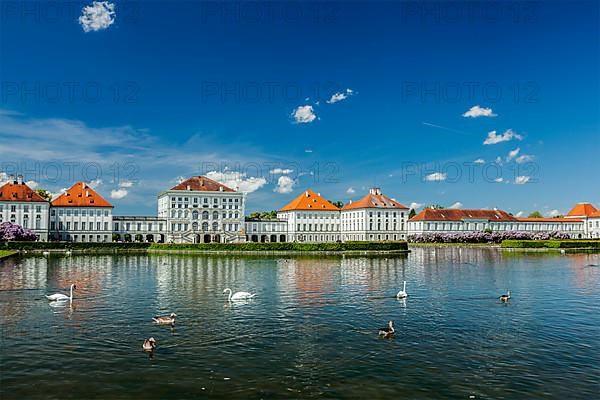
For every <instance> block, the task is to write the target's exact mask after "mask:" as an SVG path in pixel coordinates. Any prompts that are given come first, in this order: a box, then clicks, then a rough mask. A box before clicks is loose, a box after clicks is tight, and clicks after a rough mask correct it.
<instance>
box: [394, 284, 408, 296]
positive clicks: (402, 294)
mask: <svg viewBox="0 0 600 400" xmlns="http://www.w3.org/2000/svg"><path fill="white" fill-rule="evenodd" d="M396 297H397V298H399V299H405V298H407V297H408V293H406V281H404V286H403V287H402V290H400V291H399V292H398V294H397V295H396Z"/></svg>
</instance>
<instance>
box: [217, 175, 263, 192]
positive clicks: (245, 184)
mask: <svg viewBox="0 0 600 400" xmlns="http://www.w3.org/2000/svg"><path fill="white" fill-rule="evenodd" d="M206 177H207V178H209V179H212V180H215V181H217V182H220V183H222V184H223V185H225V186H228V187H230V188H232V189H236V190H239V191H241V192H244V193H252V192H255V191H257V190H258V189H260V188H261V187H263V186H264V185H265V184H266V183H267V180H266V179H265V178H263V177H253V176H251V177H247V176H246V174H245V173H239V172H235V171H222V172H219V171H210V172H208V173H207V174H206Z"/></svg>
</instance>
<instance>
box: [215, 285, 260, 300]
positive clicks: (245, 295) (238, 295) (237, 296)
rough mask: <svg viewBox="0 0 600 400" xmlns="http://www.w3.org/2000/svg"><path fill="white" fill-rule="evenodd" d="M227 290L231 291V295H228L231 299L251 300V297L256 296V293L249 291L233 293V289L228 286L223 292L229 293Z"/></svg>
mask: <svg viewBox="0 0 600 400" xmlns="http://www.w3.org/2000/svg"><path fill="white" fill-rule="evenodd" d="M227 292H229V297H228V300H229V301H240V300H249V299H251V298H253V297H254V296H256V293H249V292H235V293H233V292H232V290H231V289H229V288H226V289H224V290H223V293H227ZM232 293H233V295H232Z"/></svg>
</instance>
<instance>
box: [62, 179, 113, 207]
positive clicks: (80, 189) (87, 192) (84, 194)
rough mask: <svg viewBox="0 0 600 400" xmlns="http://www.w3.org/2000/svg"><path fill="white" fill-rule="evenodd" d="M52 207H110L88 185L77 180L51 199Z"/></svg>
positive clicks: (110, 205)
mask: <svg viewBox="0 0 600 400" xmlns="http://www.w3.org/2000/svg"><path fill="white" fill-rule="evenodd" d="M52 206H53V207H112V204H110V203H109V202H108V201H106V200H105V199H104V198H103V197H102V196H100V195H99V194H98V193H97V192H96V191H95V190H94V189H92V188H91V187H90V185H88V184H86V183H84V182H77V183H76V184H74V185H73V186H71V187H70V188H69V189H68V190H67V191H66V192H64V193H62V194H61V195H60V196H58V197H57V198H56V199H54V200H53V201H52Z"/></svg>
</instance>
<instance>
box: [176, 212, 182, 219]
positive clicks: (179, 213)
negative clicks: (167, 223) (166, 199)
mask: <svg viewBox="0 0 600 400" xmlns="http://www.w3.org/2000/svg"><path fill="white" fill-rule="evenodd" d="M177 216H178V217H179V218H181V217H182V216H183V211H181V210H179V212H178V213H177Z"/></svg>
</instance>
